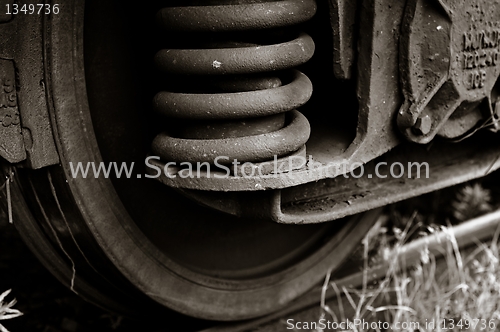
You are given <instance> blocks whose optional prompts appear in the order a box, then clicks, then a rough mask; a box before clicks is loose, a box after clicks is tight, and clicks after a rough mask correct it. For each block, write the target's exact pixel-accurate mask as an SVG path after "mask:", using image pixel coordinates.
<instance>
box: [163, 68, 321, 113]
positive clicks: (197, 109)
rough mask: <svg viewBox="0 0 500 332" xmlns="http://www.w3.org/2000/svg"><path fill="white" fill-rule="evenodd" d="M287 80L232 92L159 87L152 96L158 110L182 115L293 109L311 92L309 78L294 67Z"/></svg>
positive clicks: (278, 111) (267, 111)
mask: <svg viewBox="0 0 500 332" xmlns="http://www.w3.org/2000/svg"><path fill="white" fill-rule="evenodd" d="M292 77H293V79H292V81H291V82H290V83H289V84H286V85H283V86H280V87H276V88H272V89H265V90H256V91H245V92H235V93H210V94H208V93H199V94H197V93H175V92H167V91H162V92H159V93H158V94H157V95H156V96H155V98H154V100H153V108H154V109H155V110H156V111H157V112H158V113H160V114H162V115H165V116H168V117H172V118H185V119H206V120H214V119H242V118H253V117H262V116H268V115H273V114H279V113H284V112H288V111H291V110H294V109H296V108H298V107H300V106H302V105H304V104H305V103H306V102H307V101H308V100H309V98H310V97H311V94H312V83H311V81H310V80H309V79H308V78H307V76H305V75H304V74H302V73H301V72H299V71H296V70H294V71H293V74H292Z"/></svg>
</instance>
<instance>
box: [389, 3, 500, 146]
mask: <svg viewBox="0 0 500 332" xmlns="http://www.w3.org/2000/svg"><path fill="white" fill-rule="evenodd" d="M499 18H500V1H498V0H494V1H485V0H474V1H468V0H462V1H444V0H443V1H438V0H411V1H409V2H408V4H407V7H406V13H405V19H404V23H403V37H402V40H401V75H402V77H401V78H402V84H403V93H404V95H405V103H404V105H403V106H402V107H401V110H400V112H399V115H398V125H399V128H400V129H401V131H402V132H403V133H404V134H405V136H406V137H407V138H408V139H409V140H411V141H414V142H418V143H428V142H430V141H431V140H432V139H433V138H434V136H435V135H437V134H440V130H441V129H442V128H443V126H445V127H444V128H443V130H442V134H443V136H445V137H452V136H453V135H455V136H460V135H462V134H465V133H466V132H467V131H469V130H471V129H472V128H473V127H475V126H476V125H477V123H478V122H479V121H478V118H480V115H481V112H480V111H477V107H478V105H479V104H480V102H481V101H482V100H488V103H489V104H491V101H490V96H491V92H492V89H493V87H494V86H495V84H496V82H497V80H498V78H499V76H500V27H499V24H500V21H499ZM489 109H490V108H489V107H487V108H486V112H483V113H485V114H486V116H490V114H488V113H490V112H489ZM455 112H457V113H458V114H457V115H456V116H455V121H454V123H453V125H452V127H451V128H450V124H449V125H448V126H447V127H446V125H445V124H446V122H447V120H448V119H449V118H450V116H451V115H452V114H454V113H455ZM471 112H476V113H478V114H479V115H478V116H474V115H472V116H471V115H470V114H471ZM422 118H426V119H427V118H430V119H431V128H430V130H426V131H421V130H418V129H417V130H415V125H417V123H421V121H422V120H419V119H422ZM456 118H462V119H461V120H460V121H457V120H456ZM424 121H426V122H427V121H428V120H424ZM417 126H420V125H417Z"/></svg>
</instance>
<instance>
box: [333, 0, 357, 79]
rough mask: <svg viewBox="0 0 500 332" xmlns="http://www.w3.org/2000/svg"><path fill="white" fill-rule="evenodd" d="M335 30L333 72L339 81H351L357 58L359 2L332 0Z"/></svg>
mask: <svg viewBox="0 0 500 332" xmlns="http://www.w3.org/2000/svg"><path fill="white" fill-rule="evenodd" d="M329 3H330V22H331V25H332V30H333V70H334V73H335V77H337V78H339V79H344V80H347V79H351V78H352V70H353V67H354V64H355V57H356V51H355V50H356V38H355V37H356V31H355V25H356V14H357V9H358V6H357V4H358V1H352V0H330V1H329Z"/></svg>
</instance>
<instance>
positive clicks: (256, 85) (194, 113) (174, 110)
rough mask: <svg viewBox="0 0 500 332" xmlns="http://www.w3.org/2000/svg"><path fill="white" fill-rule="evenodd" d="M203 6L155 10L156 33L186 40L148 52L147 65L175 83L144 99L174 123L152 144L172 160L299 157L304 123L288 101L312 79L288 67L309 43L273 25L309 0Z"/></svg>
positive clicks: (290, 18) (297, 15)
mask: <svg viewBox="0 0 500 332" xmlns="http://www.w3.org/2000/svg"><path fill="white" fill-rule="evenodd" d="M209 4H210V5H206V2H205V5H197V4H196V3H194V4H193V3H191V5H190V6H184V5H183V6H177V7H166V8H163V9H161V10H160V11H159V12H158V13H157V17H156V20H157V23H158V25H159V27H160V28H161V29H162V30H163V31H164V32H165V34H168V36H169V37H171V36H174V37H175V36H182V37H179V38H178V39H180V40H181V41H180V43H181V44H182V43H184V44H185V43H186V41H187V43H188V44H189V43H192V41H193V40H194V42H195V45H194V46H193V45H192V44H191V45H188V46H184V45H183V46H182V47H169V48H165V49H161V50H160V51H159V52H157V54H156V56H155V64H156V67H157V68H158V69H159V70H160V71H161V72H162V73H165V74H168V75H169V76H168V77H169V80H170V81H171V82H172V81H173V82H175V84H173V85H171V86H170V87H169V91H161V92H159V93H158V94H157V95H156V96H155V97H154V101H153V108H154V110H155V111H156V112H157V113H159V114H161V115H162V116H164V117H165V118H166V119H169V121H170V123H171V124H172V123H174V125H171V126H170V127H171V128H170V129H169V130H167V131H164V132H162V133H160V134H159V135H157V136H156V137H155V139H154V140H153V143H152V152H153V153H154V154H155V155H157V156H159V157H160V158H161V159H162V160H165V161H173V162H178V163H182V162H190V163H197V162H208V163H213V162H214V160H215V158H217V157H219V156H225V157H227V158H228V160H229V162H228V163H230V162H232V161H233V160H234V159H236V160H238V161H240V162H242V163H243V162H263V161H268V160H272V159H273V158H275V156H279V157H283V156H285V158H286V156H287V155H293V154H294V153H295V154H296V153H297V151H301V152H302V153H303V154H304V156H305V148H304V145H305V143H306V141H307V140H308V139H309V134H310V127H309V122H308V121H307V119H306V118H305V117H304V116H303V115H302V114H301V113H300V112H298V111H297V110H296V108H298V107H300V106H302V105H304V104H305V103H306V102H307V101H308V100H309V98H310V97H311V94H312V84H311V82H310V80H309V79H308V78H307V77H306V76H305V75H304V74H303V73H301V72H299V71H297V70H295V69H292V68H293V67H295V66H298V65H300V64H303V63H305V62H306V61H308V60H309V59H310V58H311V57H312V55H313V53H314V42H313V41H312V39H311V37H310V36H308V35H307V34H304V33H297V34H295V35H294V36H293V37H290V36H289V35H287V33H286V31H285V32H283V30H284V29H282V28H284V27H290V26H294V25H296V24H299V23H302V22H305V21H307V20H309V19H310V18H311V17H312V16H313V15H314V14H315V11H316V4H315V2H314V0H285V1H271V2H269V1H267V2H263V1H261V2H257V1H255V0H247V1H242V0H232V1H227V0H226V1H223V0H218V1H210V2H209ZM193 37H194V38H193ZM256 38H257V39H258V40H259V42H257V43H256V42H255V39H256ZM285 38H286V39H285ZM283 39H285V40H283ZM277 40H278V41H277ZM165 90H167V89H165Z"/></svg>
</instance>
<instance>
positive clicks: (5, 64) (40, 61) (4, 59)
mask: <svg viewBox="0 0 500 332" xmlns="http://www.w3.org/2000/svg"><path fill="white" fill-rule="evenodd" d="M13 2H14V1H12V0H11V1H6V0H0V8H3V9H5V8H6V5H7V4H12V3H13ZM25 3H26V4H27V5H29V4H36V1H34V0H33V1H31V0H30V1H26V2H25ZM3 9H2V10H3ZM48 19H50V17H49V15H7V14H0V37H1V38H0V122H1V125H0V157H3V158H4V159H6V160H7V161H8V162H9V163H19V162H23V161H24V163H23V166H24V167H29V168H33V169H38V168H41V167H45V166H49V165H53V164H57V163H58V162H59V155H58V153H57V150H56V145H55V142H54V136H53V132H52V127H51V121H50V116H49V110H48V105H49V104H50V100H49V99H48V98H47V91H46V87H45V83H44V82H45V80H46V78H45V59H44V53H45V47H46V45H45V42H44V40H45V37H46V36H45V34H46V33H49V32H47V29H45V28H44V25H45V21H46V20H48Z"/></svg>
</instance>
